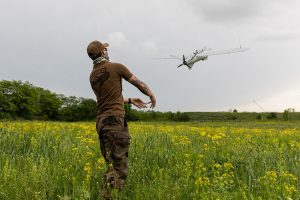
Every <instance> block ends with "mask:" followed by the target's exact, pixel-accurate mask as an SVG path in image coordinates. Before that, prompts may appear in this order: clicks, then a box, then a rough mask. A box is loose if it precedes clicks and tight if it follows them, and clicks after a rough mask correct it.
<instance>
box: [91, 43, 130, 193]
mask: <svg viewBox="0 0 300 200" xmlns="http://www.w3.org/2000/svg"><path fill="white" fill-rule="evenodd" d="M103 48H105V45H103V44H102V43H100V42H98V41H94V42H92V43H91V44H90V45H89V46H88V49H87V51H88V54H89V56H90V57H91V58H92V59H93V60H94V67H93V70H92V72H91V74H90V83H91V87H92V89H93V91H94V93H95V95H96V97H97V124H96V127H97V132H98V135H99V140H100V148H101V152H102V155H103V156H104V158H105V161H106V163H107V164H108V170H107V171H106V173H105V174H104V181H103V187H104V190H107V189H109V188H115V189H122V188H123V186H124V181H125V179H126V177H127V173H128V150H129V145H130V136H129V133H128V127H127V123H126V121H125V110H124V100H123V96H122V79H125V80H127V81H128V80H129V78H130V77H131V76H132V73H131V72H130V71H129V70H128V69H127V68H126V67H125V66H124V65H122V64H119V63H111V62H109V61H108V59H106V58H105V57H103V58H102V57H99V55H96V54H97V53H99V51H100V50H102V49H103Z"/></svg>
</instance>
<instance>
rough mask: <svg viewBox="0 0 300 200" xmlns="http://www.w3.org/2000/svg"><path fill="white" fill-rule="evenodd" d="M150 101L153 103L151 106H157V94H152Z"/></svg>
mask: <svg viewBox="0 0 300 200" xmlns="http://www.w3.org/2000/svg"><path fill="white" fill-rule="evenodd" d="M150 100H151V101H150V102H148V103H151V105H150V108H152V109H153V108H154V107H155V106H156V98H155V96H154V95H152V96H150Z"/></svg>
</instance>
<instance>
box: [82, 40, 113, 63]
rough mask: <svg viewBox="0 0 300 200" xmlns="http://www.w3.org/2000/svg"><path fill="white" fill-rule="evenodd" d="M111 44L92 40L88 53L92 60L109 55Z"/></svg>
mask: <svg viewBox="0 0 300 200" xmlns="http://www.w3.org/2000/svg"><path fill="white" fill-rule="evenodd" d="M108 46H109V45H108V44H107V43H101V42H99V41H97V40H95V41H93V42H91V43H90V44H89V45H88V47H87V53H88V55H89V57H90V58H91V59H92V60H95V59H96V58H98V57H100V56H105V57H108V55H107V47H108Z"/></svg>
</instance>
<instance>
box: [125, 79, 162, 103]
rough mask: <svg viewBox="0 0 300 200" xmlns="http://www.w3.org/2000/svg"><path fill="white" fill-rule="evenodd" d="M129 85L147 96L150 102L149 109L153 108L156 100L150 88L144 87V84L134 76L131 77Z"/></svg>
mask: <svg viewBox="0 0 300 200" xmlns="http://www.w3.org/2000/svg"><path fill="white" fill-rule="evenodd" d="M128 82H129V83H131V84H132V85H134V86H135V87H137V88H138V89H139V90H140V91H141V92H142V93H143V94H145V95H147V96H148V97H149V98H150V100H151V105H150V108H154V107H155V105H156V98H155V96H154V94H153V92H152V91H151V90H150V88H149V87H148V86H147V85H146V83H144V82H142V81H140V80H139V79H138V78H137V77H136V76H135V75H132V76H131V77H130V78H129V80H128Z"/></svg>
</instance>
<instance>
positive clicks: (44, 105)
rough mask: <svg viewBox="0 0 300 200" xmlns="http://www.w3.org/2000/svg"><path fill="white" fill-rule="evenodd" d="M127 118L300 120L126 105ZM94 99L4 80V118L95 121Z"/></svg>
mask: <svg viewBox="0 0 300 200" xmlns="http://www.w3.org/2000/svg"><path fill="white" fill-rule="evenodd" d="M124 106H125V118H126V119H127V121H232V120H235V121H254V120H255V121H257V120H300V113H299V112H295V109H292V108H289V109H286V110H285V111H284V112H283V113H275V112H271V113H255V112H253V113H247V112H243V113H239V112H238V111H237V110H236V109H235V110H233V111H230V112H175V113H174V112H159V111H153V110H147V111H144V110H142V111H141V110H135V109H132V108H131V105H128V104H125V105H124ZM96 112H97V103H96V101H95V100H94V99H90V98H83V97H75V96H69V97H67V96H65V95H62V94H56V93H54V92H51V91H49V90H47V89H44V88H41V87H36V86H34V85H32V84H31V83H29V82H22V81H7V80H2V81H0V119H26V120H52V121H91V120H95V119H96Z"/></svg>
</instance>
